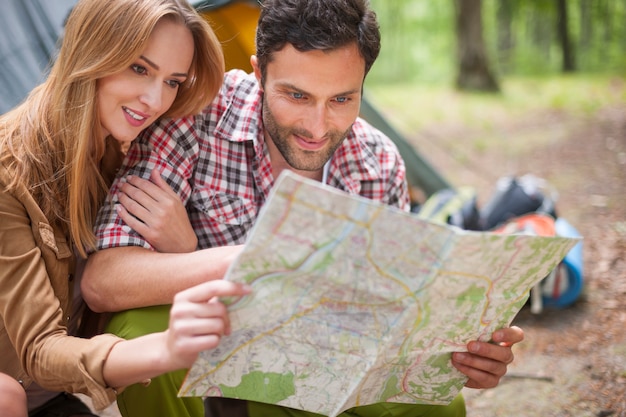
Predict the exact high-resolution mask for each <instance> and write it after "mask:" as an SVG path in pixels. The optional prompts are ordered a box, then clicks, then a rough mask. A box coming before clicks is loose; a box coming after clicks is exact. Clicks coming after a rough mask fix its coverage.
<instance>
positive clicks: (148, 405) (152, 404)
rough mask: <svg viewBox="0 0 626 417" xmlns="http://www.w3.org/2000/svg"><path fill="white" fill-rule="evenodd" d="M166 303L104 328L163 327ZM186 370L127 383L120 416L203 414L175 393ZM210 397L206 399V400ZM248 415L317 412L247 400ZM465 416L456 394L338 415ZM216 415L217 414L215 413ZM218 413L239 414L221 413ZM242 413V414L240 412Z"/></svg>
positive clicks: (294, 416) (287, 416)
mask: <svg viewBox="0 0 626 417" xmlns="http://www.w3.org/2000/svg"><path fill="white" fill-rule="evenodd" d="M169 311H170V306H156V307H146V308H140V309H135V310H128V311H124V312H121V313H116V314H114V315H113V318H112V319H111V321H110V322H109V325H108V326H107V329H106V331H107V332H108V333H113V334H116V335H118V336H120V337H123V338H125V339H133V338H135V337H138V336H142V335H145V334H148V333H154V332H160V331H163V330H165V329H166V328H167V325H168V322H169ZM186 374H187V370H180V371H176V372H170V373H167V374H164V375H161V376H159V377H156V378H153V379H152V382H151V383H150V385H148V386H144V385H141V384H135V385H131V386H129V387H128V388H126V389H125V390H124V391H123V392H122V393H121V394H120V395H118V397H117V405H118V407H119V409H120V413H121V414H122V416H123V417H145V416H150V417H203V416H204V415H205V413H204V404H203V400H202V398H200V397H178V390H179V388H180V386H181V385H182V383H183V380H184V379H185V375H186ZM209 401H210V400H209ZM247 411H248V417H266V416H271V417H281V416H282V417H317V416H319V414H314V413H309V412H306V411H299V410H294V409H290V408H285V407H280V406H276V405H270V404H264V403H256V402H248V407H247ZM357 416H358V417H409V416H410V417H465V402H464V400H463V396H462V395H461V394H459V395H458V396H457V397H456V398H455V399H454V401H453V402H452V403H451V404H450V405H447V406H441V405H415V404H396V403H381V404H372V405H368V406H362V407H355V408H352V409H350V410H348V411H346V412H344V413H342V414H341V415H340V417H357ZM215 417H217V416H215ZM220 417H240V416H230V415H223V416H220ZM242 417H245V416H242Z"/></svg>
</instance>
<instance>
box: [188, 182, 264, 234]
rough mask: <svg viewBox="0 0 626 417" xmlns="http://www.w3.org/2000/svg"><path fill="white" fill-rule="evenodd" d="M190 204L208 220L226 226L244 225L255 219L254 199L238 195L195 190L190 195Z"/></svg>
mask: <svg viewBox="0 0 626 417" xmlns="http://www.w3.org/2000/svg"><path fill="white" fill-rule="evenodd" d="M191 204H192V205H193V207H194V208H195V209H196V210H197V211H199V212H201V213H203V214H204V215H205V216H206V217H207V218H208V219H209V220H210V221H213V222H217V223H220V224H223V225H227V226H245V225H248V224H251V223H253V222H254V220H255V219H256V211H257V210H256V204H255V203H254V201H252V200H250V199H247V198H243V197H241V196H238V195H232V194H228V193H220V192H215V191H212V190H195V191H194V192H193V194H192V196H191Z"/></svg>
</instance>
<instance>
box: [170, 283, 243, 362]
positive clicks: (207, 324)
mask: <svg viewBox="0 0 626 417" xmlns="http://www.w3.org/2000/svg"><path fill="white" fill-rule="evenodd" d="M250 291H251V288H250V287H249V286H248V285H245V284H239V283H234V282H231V281H224V280H214V281H207V282H204V283H202V284H199V285H196V286H194V287H191V288H188V289H186V290H184V291H181V292H179V293H178V294H176V296H175V297H174V304H173V305H172V309H171V311H170V324H169V328H168V331H167V332H168V343H167V344H168V350H169V353H170V357H171V358H172V360H174V361H176V362H177V363H178V364H179V367H180V368H188V367H190V366H191V365H192V364H193V362H194V361H195V360H196V358H197V356H198V353H200V352H201V351H203V350H207V349H213V348H215V347H216V346H217V345H218V344H219V342H220V339H221V338H222V336H224V335H228V334H230V332H231V328H230V321H229V319H228V313H227V310H226V306H224V304H222V303H221V302H219V301H218V299H217V297H227V296H228V297H233V296H234V297H239V296H243V295H246V294H249V293H250Z"/></svg>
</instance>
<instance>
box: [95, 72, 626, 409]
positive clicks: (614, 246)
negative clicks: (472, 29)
mask: <svg viewBox="0 0 626 417" xmlns="http://www.w3.org/2000/svg"><path fill="white" fill-rule="evenodd" d="M616 88H619V89H622V91H623V89H624V85H623V84H620V85H618V86H616ZM485 129H488V130H489V131H488V132H486V131H485ZM494 130H495V131H497V132H498V134H499V135H500V136H501V137H502V138H505V141H506V142H504V141H503V143H502V144H501V145H499V146H476V143H477V141H478V140H479V138H481V137H483V136H485V135H486V134H489V135H493V133H494ZM408 139H409V140H410V141H411V142H412V144H414V145H415V147H416V148H417V149H418V150H419V151H420V153H421V154H423V155H425V156H427V159H428V160H429V161H430V162H431V163H432V165H433V166H434V167H435V168H436V169H437V170H438V171H439V172H441V173H444V175H445V177H446V178H447V179H448V180H449V181H450V182H451V183H452V184H454V185H457V186H458V185H469V186H473V187H475V188H476V189H477V192H478V196H479V205H480V204H484V202H485V201H486V200H487V199H488V198H489V197H490V196H491V195H492V193H493V188H494V186H495V183H496V180H497V179H498V178H500V177H501V176H506V175H523V174H527V173H530V174H533V175H535V176H538V177H540V178H544V179H545V180H547V182H548V183H549V184H550V185H551V186H552V187H553V188H554V190H556V191H557V192H558V200H557V213H558V214H559V215H560V216H561V217H563V218H565V219H566V220H567V221H568V222H569V223H571V224H572V225H573V226H574V227H576V229H578V231H579V232H580V233H581V234H582V235H583V237H584V242H583V255H584V272H583V276H584V280H585V287H584V291H583V294H582V296H581V298H580V299H579V300H578V301H577V302H576V303H575V304H573V305H571V306H569V307H568V308H565V309H561V310H557V309H545V310H544V311H543V312H542V313H541V314H532V313H531V312H530V309H529V308H527V307H525V308H524V309H522V311H521V312H520V314H519V315H518V316H517V317H516V318H515V320H514V322H513V324H515V325H518V326H520V327H522V328H523V329H524V332H525V340H524V341H523V342H522V343H520V344H518V345H517V346H515V348H514V353H515V361H514V362H513V364H512V365H511V366H510V367H509V372H508V374H507V376H505V377H504V378H503V379H502V381H501V383H500V385H499V386H498V387H497V388H495V389H491V390H480V391H479V390H469V389H465V390H464V395H465V398H466V402H467V410H468V417H497V416H498V417H499V416H516V417H531V416H532V417H535V416H542V417H552V416H554V417H557V416H558V417H561V416H563V417H570V416H571V417H592V416H595V417H606V416H614V417H624V416H626V332H625V331H624V328H625V327H626V192H625V191H626V105H624V104H621V105H619V104H618V105H614V104H612V105H609V106H604V107H601V108H598V109H595V110H594V111H591V112H589V113H587V114H583V115H581V114H580V113H578V112H575V113H573V112H569V111H561V110H553V111H539V112H530V113H528V114H526V115H523V116H521V117H516V118H515V119H514V120H511V119H510V118H505V119H503V120H502V121H501V122H498V121H496V122H495V123H490V124H489V127H488V128H486V127H485V128H484V129H482V128H476V127H468V126H466V125H462V124H454V123H452V124H447V123H444V124H441V123H438V124H436V125H433V126H430V127H429V126H427V127H425V128H422V129H419V130H418V131H417V132H416V133H414V134H411V135H409V137H408ZM524 144H526V145H529V144H530V146H523V145H524ZM117 415H119V414H118V413H117V411H116V409H115V405H113V406H112V407H110V408H109V409H108V410H106V411H105V413H103V414H102V416H107V417H114V416H117Z"/></svg>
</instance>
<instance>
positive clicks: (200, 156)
mask: <svg viewBox="0 0 626 417" xmlns="http://www.w3.org/2000/svg"><path fill="white" fill-rule="evenodd" d="M261 103H262V93H261V91H260V90H259V86H258V84H257V82H256V79H255V78H254V76H253V75H252V74H245V73H244V72H243V71H240V70H233V71H230V72H228V73H226V76H225V78H224V84H223V86H222V89H221V91H220V93H219V95H218V97H216V99H215V101H214V102H213V103H212V104H211V105H210V106H208V107H206V108H205V109H204V111H203V112H202V113H200V114H198V115H195V116H191V117H187V118H182V119H180V118H179V119H163V120H161V121H160V122H158V123H157V124H156V125H153V126H152V127H150V128H149V129H147V130H146V131H144V132H143V133H142V135H141V136H140V137H139V138H138V139H137V140H135V141H134V142H133V144H132V146H131V148H130V149H129V152H128V154H127V156H126V159H125V161H124V163H123V166H122V168H121V169H120V171H119V174H118V178H117V179H116V180H115V182H114V184H113V186H112V188H111V190H110V192H109V195H108V197H107V199H106V202H105V204H104V206H103V207H102V208H101V209H100V212H99V215H98V220H97V223H96V224H97V226H96V236H97V237H98V249H105V248H110V247H116V246H131V245H134V246H143V247H146V248H151V246H150V244H149V243H147V242H146V241H145V240H144V239H143V238H142V237H141V236H139V235H138V234H137V233H136V232H135V231H133V230H131V229H130V228H129V227H128V226H126V225H125V224H124V223H123V222H122V220H121V219H120V217H119V216H118V215H117V213H116V212H115V209H114V206H115V204H118V198H117V194H118V190H119V179H120V178H121V177H125V176H127V175H130V174H132V175H136V176H139V177H142V178H149V176H150V171H152V169H154V168H155V167H158V168H159V170H160V171H161V175H162V176H163V177H164V178H165V179H166V181H167V182H168V183H169V185H170V186H171V187H172V188H173V189H174V191H175V192H177V193H178V194H179V195H180V198H181V200H182V201H183V203H184V204H185V205H186V207H187V211H188V213H189V218H190V221H191V224H192V226H193V228H194V230H195V231H196V234H197V236H198V247H199V248H208V247H215V246H226V245H233V244H240V243H244V242H245V239H246V237H247V235H248V232H249V231H250V229H251V228H252V226H253V224H254V222H255V220H256V217H257V215H258V213H259V210H260V208H261V206H262V205H263V203H264V202H265V200H266V199H267V197H268V194H269V191H270V189H271V187H272V184H273V183H274V177H273V175H272V166H271V161H270V158H269V153H268V149H267V146H266V144H265V139H264V136H263V124H262V118H261V110H262V104H261ZM327 184H328V185H330V186H333V187H336V188H338V189H340V190H343V191H346V192H348V193H350V194H358V195H361V196H363V197H366V198H369V199H372V200H376V201H380V202H382V203H385V204H389V205H393V206H397V207H399V208H401V209H404V210H408V208H409V199H408V191H407V184H406V180H405V167H404V162H403V161H402V158H401V157H400V154H399V153H398V150H397V148H396V146H395V145H394V144H393V142H391V140H390V139H389V138H387V137H386V136H385V135H383V134H382V133H381V132H379V131H378V130H376V129H374V128H373V127H372V126H370V125H369V124H367V123H366V122H365V121H363V120H362V119H357V120H356V122H355V123H354V124H353V126H352V130H351V132H350V133H349V135H348V137H347V138H346V140H344V141H343V143H342V145H341V146H340V147H339V148H338V149H337V150H336V152H335V154H334V155H333V157H332V159H331V161H330V165H329V168H328V179H327Z"/></svg>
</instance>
